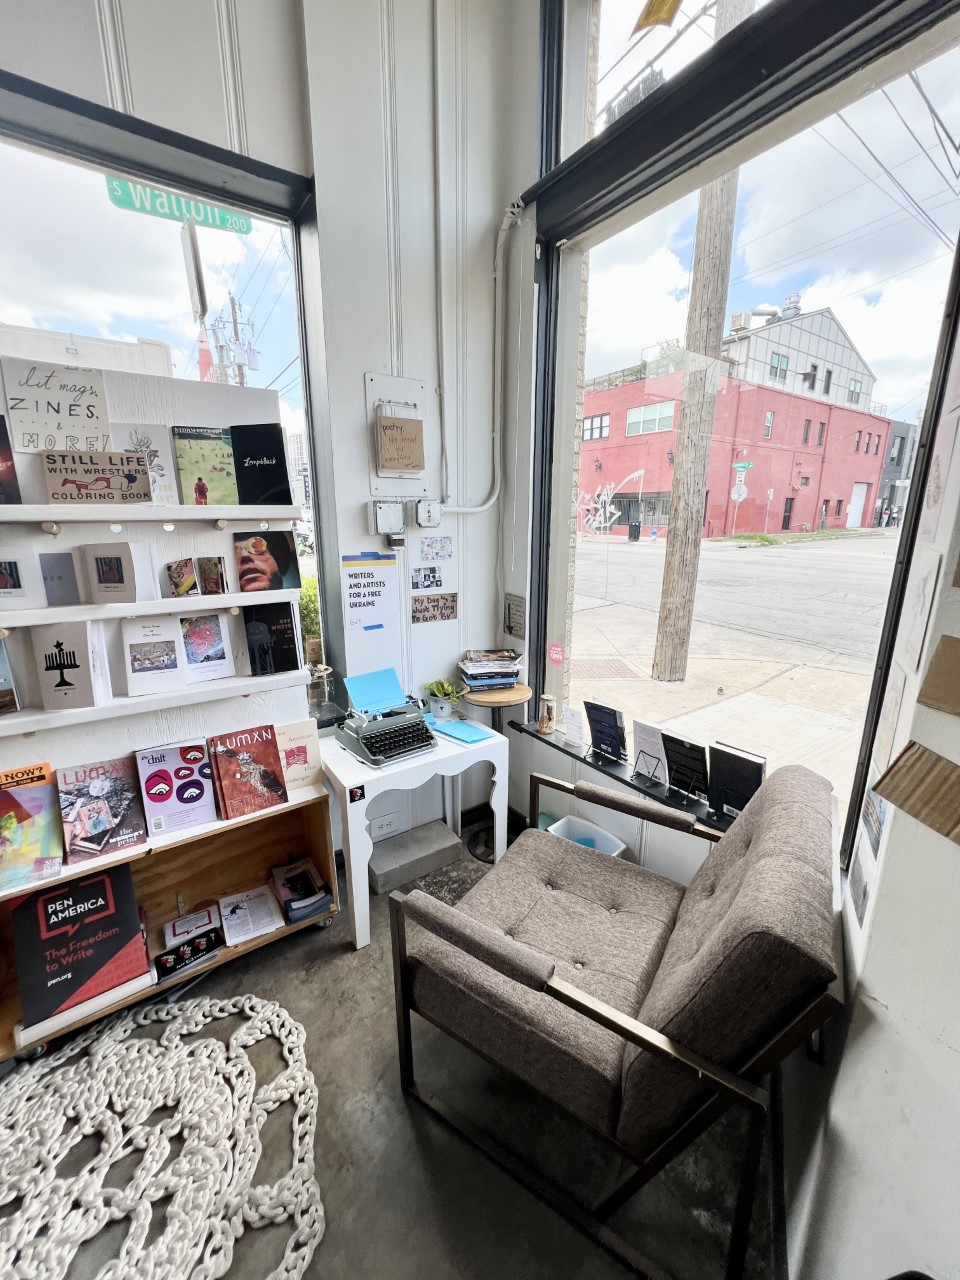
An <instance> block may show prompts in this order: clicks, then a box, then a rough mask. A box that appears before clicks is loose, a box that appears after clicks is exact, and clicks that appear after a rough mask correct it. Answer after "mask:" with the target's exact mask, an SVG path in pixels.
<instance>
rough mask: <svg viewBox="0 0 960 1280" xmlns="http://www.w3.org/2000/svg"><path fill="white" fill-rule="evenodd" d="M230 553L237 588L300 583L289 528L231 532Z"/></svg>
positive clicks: (275, 587) (276, 587) (278, 588)
mask: <svg viewBox="0 0 960 1280" xmlns="http://www.w3.org/2000/svg"><path fill="white" fill-rule="evenodd" d="M233 555H234V559H235V561H236V565H237V580H238V582H239V584H240V590H241V591H282V590H285V589H286V590H296V589H297V588H299V586H300V566H299V565H298V564H297V548H296V544H295V543H294V540H293V534H292V533H290V532H289V530H287V531H284V530H277V531H275V532H270V533H256V532H251V533H235V534H234V535H233Z"/></svg>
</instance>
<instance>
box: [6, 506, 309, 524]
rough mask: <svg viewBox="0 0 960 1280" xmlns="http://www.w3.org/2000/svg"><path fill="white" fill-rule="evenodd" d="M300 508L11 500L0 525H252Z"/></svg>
mask: <svg viewBox="0 0 960 1280" xmlns="http://www.w3.org/2000/svg"><path fill="white" fill-rule="evenodd" d="M302 517H303V509H302V508H301V507H298V506H292V507H239V506H237V507H186V506H184V507H155V506H153V505H152V503H149V502H135V503H131V504H130V505H129V506H126V505H124V506H121V507H114V506H111V507H110V509H109V510H107V509H105V508H104V507H102V506H100V505H99V503H90V504H87V503H83V502H71V503H57V504H56V505H53V504H51V505H43V506H41V505H38V504H35V503H23V504H17V503H14V504H13V505H12V506H4V507H0V524H39V525H45V524H58V525H61V526H63V525H69V524H134V523H137V524H184V523H185V522H187V521H192V522H194V523H195V522H198V521H200V522H205V523H206V524H212V525H215V526H216V525H219V524H220V523H221V522H222V523H224V524H255V523H257V522H258V521H260V520H270V521H274V520H300V519H302Z"/></svg>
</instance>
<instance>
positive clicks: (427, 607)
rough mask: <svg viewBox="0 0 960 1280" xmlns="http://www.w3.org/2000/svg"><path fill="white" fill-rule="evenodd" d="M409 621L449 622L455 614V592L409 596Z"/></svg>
mask: <svg viewBox="0 0 960 1280" xmlns="http://www.w3.org/2000/svg"><path fill="white" fill-rule="evenodd" d="M410 599H411V609H410V612H411V621H413V622H451V621H452V620H453V619H454V618H455V617H456V616H457V593H456V592H455V591H448V592H445V593H444V594H443V595H438V596H411V598H410Z"/></svg>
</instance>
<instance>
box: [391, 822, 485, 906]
mask: <svg viewBox="0 0 960 1280" xmlns="http://www.w3.org/2000/svg"><path fill="white" fill-rule="evenodd" d="M462 847H463V846H462V845H461V844H460V841H459V839H458V838H457V837H456V836H455V835H454V834H453V832H452V831H451V830H450V828H449V827H448V826H447V824H446V823H445V822H427V823H425V824H424V825H423V826H422V827H414V829H413V830H412V831H401V832H399V833H398V834H397V835H395V836H388V837H387V839H386V840H378V841H377V843H376V844H375V845H374V846H373V856H372V857H371V859H370V864H369V873H370V887H371V888H372V889H373V892H374V893H391V892H392V891H393V890H394V889H398V888H399V887H400V885H402V884H407V883H408V882H409V881H411V880H416V879H417V877H418V876H425V875H426V874H427V872H428V871H439V869H440V868H441V867H446V866H449V864H450V863H451V862H455V861H456V859H457V858H459V857H460V851H461V849H462Z"/></svg>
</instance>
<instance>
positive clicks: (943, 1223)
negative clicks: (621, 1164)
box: [785, 359, 960, 1280]
mask: <svg viewBox="0 0 960 1280" xmlns="http://www.w3.org/2000/svg"><path fill="white" fill-rule="evenodd" d="M957 373H960V361H957V360H956V359H955V368H954V376H953V377H952V378H951V383H952V384H953V385H956V376H957ZM954 398H956V397H954ZM956 417H957V415H956V413H955V412H954V413H953V414H951V415H950V419H951V426H953V425H955V419H956ZM932 545H933V546H935V547H936V548H937V549H938V550H939V551H940V552H941V553H942V556H943V559H942V564H941V576H940V586H939V589H938V595H937V598H936V600H935V602H934V607H933V613H932V615H931V621H930V627H929V629H928V633H927V638H926V642H925V647H924V653H923V656H922V658H921V661H920V665H919V669H918V670H917V671H916V672H908V674H907V683H906V687H905V692H904V699H903V704H902V709H901V714H900V719H899V723H898V727H897V732H896V736H895V739H894V753H895V754H896V752H897V751H898V750H899V749H900V747H902V746H903V745H904V744H905V743H906V741H908V740H909V739H910V738H913V739H915V740H916V741H918V742H921V743H924V744H925V745H927V746H929V747H931V748H932V749H933V750H935V751H937V752H939V753H940V754H941V755H944V756H947V757H948V758H949V759H951V760H954V761H955V762H957V763H958V764H960V719H958V718H957V717H955V716H949V715H947V714H946V713H944V712H940V711H933V710H931V709H929V708H926V707H921V706H918V705H917V704H916V695H917V692H918V689H919V685H920V682H921V679H922V676H923V674H924V672H925V671H926V668H927V665H928V663H929V660H930V656H931V655H932V653H933V650H934V648H935V646H936V642H937V639H938V638H939V636H941V635H943V634H945V633H949V634H951V635H960V589H958V588H957V587H955V586H953V585H952V584H953V579H954V574H955V572H956V568H957V561H958V554H960V448H955V449H954V455H953V462H952V467H951V470H950V473H949V476H948V479H947V484H946V487H945V493H944V502H943V508H942V511H941V516H940V525H939V530H938V533H937V535H936V538H935V540H934V541H933V544H932ZM909 621H910V620H909V619H907V618H905V619H904V626H906V625H907V624H908V623H909ZM901 630H903V628H901ZM895 658H897V659H899V660H900V661H901V663H903V662H904V659H903V651H902V646H901V645H898V647H897V650H896V652H895ZM904 665H905V664H904ZM957 802H958V804H960V798H958V801H957ZM879 855H880V856H879V860H878V864H877V872H876V879H875V882H874V886H873V889H872V891H871V895H870V899H869V901H868V905H867V911H866V916H865V920H864V929H863V930H861V929H860V927H859V925H858V923H857V921H856V917H855V916H854V913H853V910H852V905H851V903H850V900H849V897H848V899H847V901H846V903H845V904H844V924H845V935H846V950H847V959H848V970H849V972H848V978H849V980H850V987H851V993H850V996H849V998H848V1014H849V1025H848V1026H847V1028H846V1042H845V1045H844V1044H842V1043H841V1037H842V1035H843V1031H844V1028H842V1027H839V1026H837V1027H833V1028H828V1034H829V1036H830V1043H831V1044H832V1047H833V1055H832V1056H833V1059H834V1061H833V1065H832V1066H831V1067H829V1068H827V1069H818V1068H811V1067H810V1066H809V1065H807V1064H804V1063H803V1062H802V1061H801V1060H800V1059H795V1060H794V1061H793V1062H792V1063H791V1064H790V1065H791V1071H790V1073H789V1074H788V1075H787V1076H786V1077H785V1100H786V1102H787V1122H788V1125H787V1134H786V1136H787V1164H788V1200H789V1204H790V1222H789V1227H790V1230H789V1235H790V1255H791V1271H790V1274H791V1276H792V1277H794V1280H834V1278H835V1277H841V1276H842V1277H843V1280H879V1278H885V1277H888V1276H892V1275H896V1274H897V1273H899V1272H901V1271H904V1270H907V1269H916V1270H919V1271H923V1272H926V1273H928V1274H929V1275H931V1276H933V1277H935V1280H955V1277H957V1276H958V1275H960V1231H958V1227H957V1218H956V1208H957V1204H958V1203H960V1161H958V1158H957V1133H958V1131H960V999H958V996H957V979H958V974H960V927H958V920H960V849H958V848H957V846H956V845H955V844H953V843H952V842H951V841H949V840H947V839H946V838H945V837H943V836H939V835H937V834H936V833H935V832H933V831H931V830H930V829H929V828H927V827H925V826H923V825H922V824H921V823H919V822H917V821H916V820H915V819H913V818H910V817H908V816H907V815H906V814H904V813H901V812H899V811H897V810H895V809H891V811H890V814H889V816H888V819H887V824H886V829H885V832H884V837H883V839H882V841H881V844H880V850H879ZM841 1050H842V1056H841V1057H839V1062H837V1061H836V1059H837V1057H838V1056H839V1053H840V1051H841Z"/></svg>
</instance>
